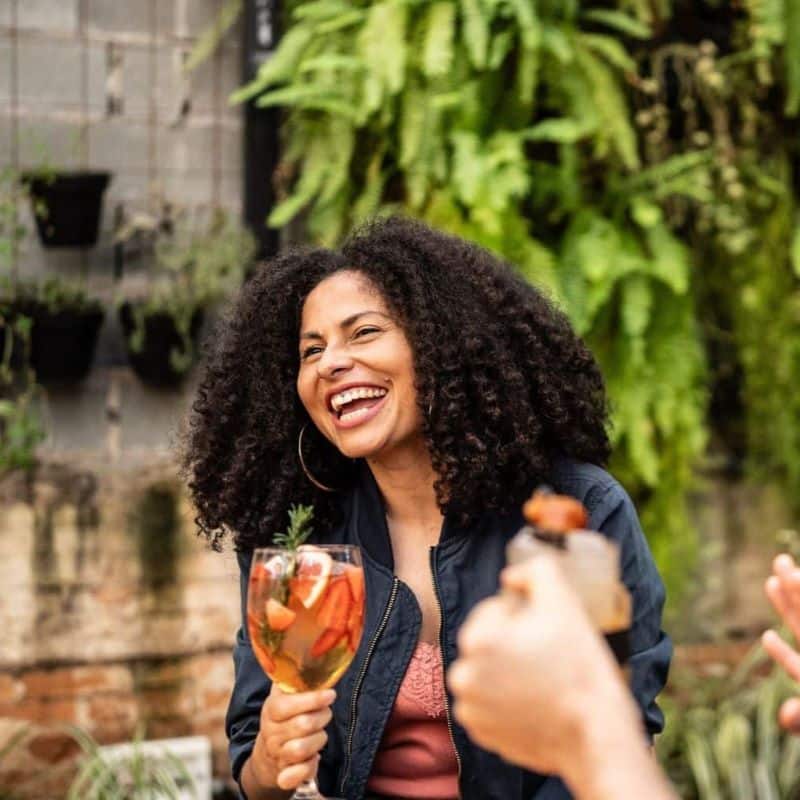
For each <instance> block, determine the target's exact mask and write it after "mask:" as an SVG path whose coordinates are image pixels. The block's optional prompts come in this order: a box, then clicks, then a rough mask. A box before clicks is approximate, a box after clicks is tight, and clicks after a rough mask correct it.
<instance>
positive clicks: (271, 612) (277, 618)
mask: <svg viewBox="0 0 800 800" xmlns="http://www.w3.org/2000/svg"><path fill="white" fill-rule="evenodd" d="M266 612H267V623H268V624H269V627H270V628H272V630H273V631H285V630H286V629H287V628H288V627H289V626H290V625H291V624H292V623H293V622H294V620H295V617H297V614H296V613H295V612H294V611H292V609H291V608H286V606H285V605H284V604H283V603H281V602H280V601H278V600H276V599H275V598H274V597H270V598H269V600H267V604H266Z"/></svg>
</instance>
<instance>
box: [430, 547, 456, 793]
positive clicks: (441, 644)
mask: <svg viewBox="0 0 800 800" xmlns="http://www.w3.org/2000/svg"><path fill="white" fill-rule="evenodd" d="M430 557H431V558H430V560H431V577H432V578H433V593H434V595H435V596H436V605H437V606H438V607H439V650H440V651H441V653H442V672H444V669H445V664H446V663H447V659H446V656H445V653H444V611H443V610H442V597H441V594H440V592H439V580H438V578H437V577H436V548H435V547H431V549H430ZM443 677H444V676H443ZM444 713H445V718H446V719H447V732H448V733H449V734H450V742H451V744H452V745H453V752H454V753H455V754H456V764H457V765H458V780H459V782H460V781H461V756H460V755H459V752H458V747H456V737H455V734H454V733H453V718H452V717H451V716H450V699H449V698H448V696H447V689H445V692H444Z"/></svg>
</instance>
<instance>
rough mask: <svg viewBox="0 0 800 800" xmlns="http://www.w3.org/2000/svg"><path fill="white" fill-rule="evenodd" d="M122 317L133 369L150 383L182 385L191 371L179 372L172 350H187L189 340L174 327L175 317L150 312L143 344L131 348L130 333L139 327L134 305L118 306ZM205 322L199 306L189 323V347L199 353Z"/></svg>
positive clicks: (157, 385)
mask: <svg viewBox="0 0 800 800" xmlns="http://www.w3.org/2000/svg"><path fill="white" fill-rule="evenodd" d="M119 319H120V323H121V324H122V330H123V331H124V333H125V343H126V345H127V348H128V360H129V361H130V364H131V367H132V368H133V371H134V372H135V373H136V374H137V375H138V376H139V378H141V380H142V381H143V382H144V383H146V384H148V385H149V386H154V387H157V388H175V387H177V386H180V384H181V383H182V382H183V379H184V378H185V377H186V375H187V374H188V370H187V371H185V372H180V371H178V370H176V369H175V367H174V365H173V362H172V353H173V351H175V352H178V353H181V354H183V353H185V352H186V350H187V343H186V342H185V341H184V339H183V337H182V336H181V334H180V333H179V332H178V329H177V328H176V326H175V320H174V318H173V317H172V316H171V315H170V314H167V313H164V312H155V313H152V314H148V315H147V316H146V317H145V319H144V338H143V342H142V347H141V348H139V349H134V348H133V347H131V334H133V333H134V331H135V330H136V321H135V319H134V312H133V306H132V305H131V303H124V304H123V305H122V306H121V307H120V309H119ZM202 325H203V309H202V308H198V309H196V310H195V311H194V313H193V314H192V319H191V322H190V324H189V338H190V347H191V348H192V350H193V351H194V352H195V353H196V352H197V341H198V339H199V336H200V328H201V327H202Z"/></svg>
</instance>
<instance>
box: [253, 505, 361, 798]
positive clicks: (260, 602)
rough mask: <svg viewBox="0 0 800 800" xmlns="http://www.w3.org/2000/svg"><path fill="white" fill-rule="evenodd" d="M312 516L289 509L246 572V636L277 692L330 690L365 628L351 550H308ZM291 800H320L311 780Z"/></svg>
mask: <svg viewBox="0 0 800 800" xmlns="http://www.w3.org/2000/svg"><path fill="white" fill-rule="evenodd" d="M313 517H314V513H313V509H312V508H311V507H310V506H292V507H291V509H290V510H289V527H288V528H287V530H286V532H285V533H279V534H276V535H275V536H274V537H273V542H274V543H275V546H274V547H264V548H259V549H257V550H255V551H254V553H253V560H252V563H251V565H250V584H249V587H248V590H247V628H248V632H249V634H250V642H251V643H252V646H253V650H254V652H255V654H256V658H257V659H258V662H259V664H261V666H262V668H263V669H264V672H266V673H267V675H268V676H269V677H270V678H271V679H272V681H273V683H275V684H276V685H277V686H278V687H279V688H280V689H281V690H283V691H284V692H289V693H293V692H306V691H314V690H317V689H327V688H330V687H331V686H333V685H334V684H335V683H336V681H337V680H339V678H340V677H341V675H342V674H343V673H344V671H345V670H346V669H347V668H348V667H349V666H350V662H351V661H352V660H353V656H354V655H355V653H356V650H357V649H358V644H359V642H360V641H361V633H362V631H363V628H364V596H365V584H364V571H363V569H362V567H361V551H360V550H359V548H358V547H355V546H353V545H312V544H306V540H307V539H308V537H309V536H310V535H311V533H312V526H311V523H312V521H313ZM293 800H325V798H323V796H322V795H321V794H320V793H319V789H317V784H316V781H315V780H309V781H304V782H303V783H302V784H301V785H300V786H298V787H297V790H296V791H295V794H294V795H293ZM328 800H333V799H332V798H329V799H328Z"/></svg>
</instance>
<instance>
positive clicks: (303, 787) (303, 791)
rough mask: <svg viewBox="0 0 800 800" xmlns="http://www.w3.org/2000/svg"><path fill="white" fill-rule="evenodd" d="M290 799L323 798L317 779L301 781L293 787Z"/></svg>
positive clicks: (310, 799) (314, 799) (308, 799)
mask: <svg viewBox="0 0 800 800" xmlns="http://www.w3.org/2000/svg"><path fill="white" fill-rule="evenodd" d="M292 800H325V798H324V797H323V796H322V795H321V794H320V793H319V789H318V788H317V781H316V780H315V779H314V778H311V779H309V780H307V781H303V782H302V783H301V784H300V785H299V786H298V787H297V788H296V789H295V791H294V794H293V795H292Z"/></svg>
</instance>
